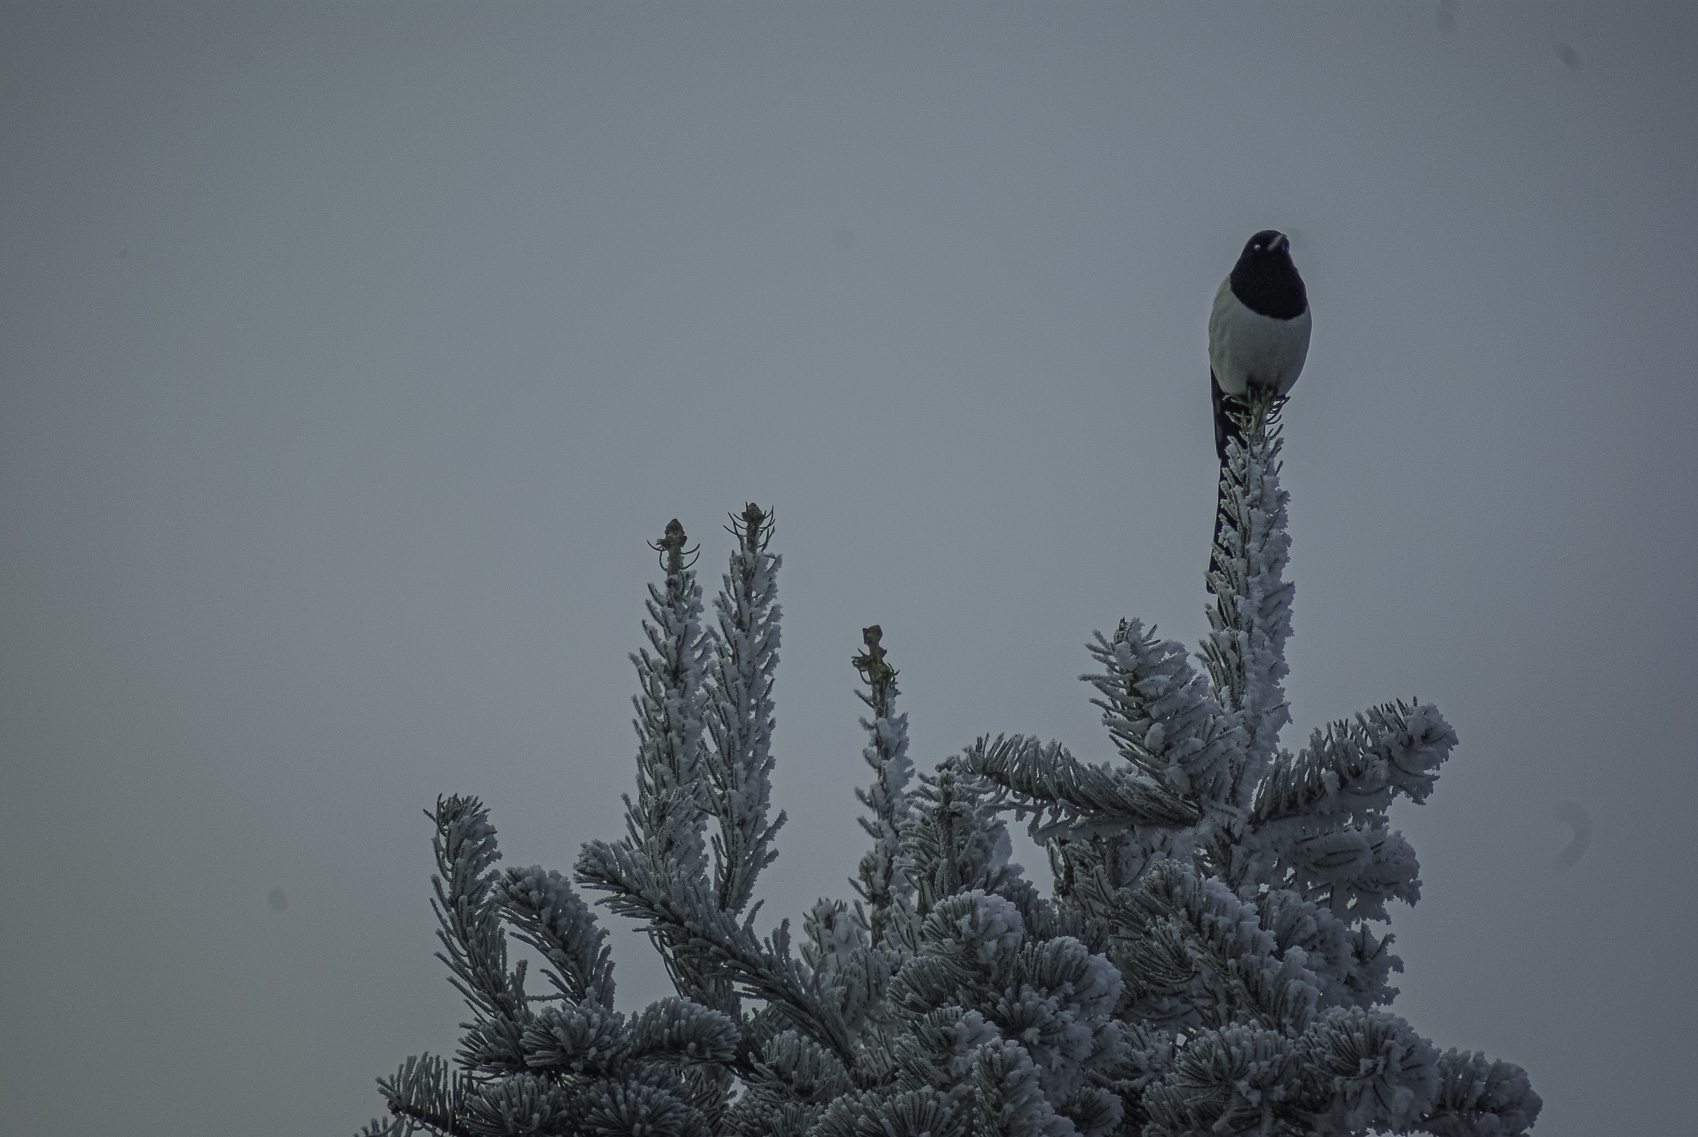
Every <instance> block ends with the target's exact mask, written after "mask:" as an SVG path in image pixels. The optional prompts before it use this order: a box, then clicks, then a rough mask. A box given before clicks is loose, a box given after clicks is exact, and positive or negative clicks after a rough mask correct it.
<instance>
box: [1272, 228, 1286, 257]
mask: <svg viewBox="0 0 1698 1137" xmlns="http://www.w3.org/2000/svg"><path fill="white" fill-rule="evenodd" d="M1271 251H1273V252H1276V253H1289V252H1290V251H1291V241H1290V240H1289V239H1288V238H1287V237H1286V235H1285V234H1284V233H1281V234H1280V235H1279V236H1277V237H1275V238H1274V241H1273V249H1272V250H1271Z"/></svg>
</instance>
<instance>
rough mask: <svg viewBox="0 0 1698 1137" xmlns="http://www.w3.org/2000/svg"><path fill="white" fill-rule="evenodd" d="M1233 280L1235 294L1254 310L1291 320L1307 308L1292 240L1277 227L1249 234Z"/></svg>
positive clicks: (1234, 267)
mask: <svg viewBox="0 0 1698 1137" xmlns="http://www.w3.org/2000/svg"><path fill="white" fill-rule="evenodd" d="M1231 280H1232V294H1233V295H1234V296H1236V297H1238V299H1239V300H1240V301H1241V302H1242V303H1243V304H1244V306H1245V307H1246V308H1248V309H1250V310H1251V311H1252V312H1260V313H1261V314H1262V315H1264V316H1272V317H1273V318H1274V319H1276V320H1290V319H1293V318H1295V317H1297V316H1301V315H1302V314H1303V313H1304V312H1305V311H1307V310H1308V307H1309V294H1308V291H1307V290H1306V289H1304V287H1303V278H1302V277H1301V276H1298V275H1297V266H1296V265H1294V264H1292V263H1291V242H1290V241H1288V240H1287V239H1286V236H1285V234H1284V233H1281V232H1280V231H1279V230H1278V229H1263V230H1262V231H1261V232H1260V233H1257V234H1256V235H1255V236H1254V237H1251V238H1250V240H1249V241H1248V242H1247V243H1246V244H1245V246H1244V252H1243V253H1241V254H1240V255H1239V257H1238V263H1237V264H1235V265H1233V266H1232V277H1231Z"/></svg>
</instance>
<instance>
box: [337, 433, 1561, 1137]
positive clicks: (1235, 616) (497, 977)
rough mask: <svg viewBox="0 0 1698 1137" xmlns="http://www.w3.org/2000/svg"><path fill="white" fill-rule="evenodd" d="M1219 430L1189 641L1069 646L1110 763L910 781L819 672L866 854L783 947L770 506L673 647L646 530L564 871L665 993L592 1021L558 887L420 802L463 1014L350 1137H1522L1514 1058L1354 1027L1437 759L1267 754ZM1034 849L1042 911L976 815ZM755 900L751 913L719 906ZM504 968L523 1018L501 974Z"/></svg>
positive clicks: (1037, 750)
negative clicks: (626, 690) (852, 737)
mask: <svg viewBox="0 0 1698 1137" xmlns="http://www.w3.org/2000/svg"><path fill="white" fill-rule="evenodd" d="M1266 410H1267V408H1266V407H1258V408H1254V409H1253V411H1252V413H1251V415H1250V417H1249V418H1248V419H1247V420H1246V422H1245V424H1244V426H1245V430H1244V432H1243V441H1242V442H1239V441H1234V442H1232V443H1231V445H1230V447H1229V449H1228V455H1227V462H1226V464H1225V467H1224V469H1223V472H1222V486H1221V493H1220V501H1221V506H1220V509H1221V514H1222V518H1221V520H1222V524H1221V525H1220V527H1219V535H1218V537H1217V540H1216V544H1215V548H1214V549H1213V560H1212V563H1211V569H1210V574H1209V580H1208V583H1209V586H1210V590H1211V592H1212V607H1211V609H1210V612H1209V623H1210V632H1209V635H1208V637H1207V638H1206V639H1205V640H1204V642H1203V645H1202V650H1201V652H1200V653H1199V655H1198V658H1199V659H1200V660H1201V662H1202V664H1203V672H1201V673H1200V672H1198V671H1197V670H1195V669H1194V668H1193V667H1192V665H1191V663H1190V661H1189V659H1188V657H1187V652H1186V650H1185V649H1184V647H1183V646H1182V645H1180V644H1178V643H1176V642H1174V641H1171V640H1168V641H1164V640H1160V639H1158V638H1157V637H1156V635H1155V630H1154V629H1153V628H1145V627H1144V625H1143V624H1142V623H1140V622H1139V621H1137V620H1122V621H1121V622H1120V623H1119V625H1118V626H1117V627H1116V629H1115V630H1114V632H1113V633H1112V634H1111V635H1106V636H1105V635H1101V634H1099V635H1098V636H1097V637H1096V640H1095V642H1094V643H1092V644H1091V645H1090V649H1089V650H1090V652H1091V655H1092V657H1093V658H1094V660H1095V661H1096V666H1097V670H1096V671H1095V672H1094V673H1093V674H1090V675H1087V676H1085V678H1086V680H1087V681H1088V682H1089V683H1090V684H1091V686H1092V688H1093V689H1094V691H1095V692H1096V698H1095V700H1094V702H1095V703H1096V705H1097V706H1098V707H1100V708H1101V710H1102V717H1103V724H1104V726H1105V727H1106V728H1107V732H1108V738H1109V741H1110V744H1111V747H1112V750H1113V756H1112V757H1110V758H1108V759H1107V760H1106V761H1099V762H1088V761H1082V760H1080V759H1078V758H1075V757H1074V756H1073V755H1072V754H1070V753H1068V751H1067V750H1066V749H1065V748H1064V747H1062V746H1060V745H1058V744H1056V743H1044V742H1040V741H1039V740H1037V739H1032V738H1027V737H1024V736H1019V735H1015V736H998V737H996V738H994V739H992V738H988V737H987V738H980V739H978V740H977V741H976V742H974V743H973V744H972V745H970V746H968V747H967V748H966V749H965V750H963V751H962V752H961V753H959V754H956V755H953V756H951V757H949V758H946V759H944V760H943V761H942V762H940V763H938V765H937V767H936V769H935V770H934V771H933V772H931V773H925V774H919V775H918V776H916V775H915V773H914V769H913V766H912V763H911V762H910V760H909V757H908V739H907V716H906V715H903V714H900V713H898V711H897V710H896V700H897V697H898V694H899V691H898V688H897V678H898V672H897V670H896V669H895V667H894V666H893V665H892V664H891V663H890V661H889V657H888V655H887V653H886V648H885V646H884V643H883V632H882V629H880V628H879V627H877V626H873V627H869V628H867V629H865V630H864V633H863V649H862V650H861V651H860V652H859V653H858V654H856V655H855V657H854V660H853V662H854V665H855V667H856V669H857V670H858V672H859V674H860V677H861V680H862V684H863V687H864V690H863V691H862V692H861V699H862V701H863V702H864V703H865V704H866V707H867V711H868V716H869V717H867V718H865V719H863V720H862V725H863V726H864V727H865V728H866V731H867V738H868V742H867V747H866V749H865V750H864V751H863V756H864V758H865V760H866V762H867V765H868V767H869V768H870V771H871V777H872V780H871V782H870V784H869V785H868V787H867V788H866V789H864V790H862V791H859V792H858V797H859V799H860V801H861V803H862V804H863V805H864V806H865V807H866V809H867V811H868V813H867V817H866V818H865V819H864V820H863V822H862V824H863V825H864V827H865V828H866V830H867V833H868V834H869V836H870V837H871V838H872V847H871V849H870V850H869V851H868V852H867V854H866V855H865V856H864V857H863V858H862V859H861V862H860V865H859V869H858V872H857V876H856V878H855V880H854V882H853V883H854V887H855V891H856V894H857V896H856V898H855V899H854V900H852V901H844V900H820V901H819V902H817V903H816V904H815V905H814V907H813V908H812V910H811V911H809V912H808V913H806V915H805V916H804V918H803V921H802V940H801V942H800V943H799V944H796V945H793V944H792V940H791V935H790V930H789V923H788V921H781V922H780V923H779V925H778V927H777V928H776V929H775V930H774V931H772V932H771V933H770V934H768V935H765V936H762V935H760V934H759V933H757V931H756V930H755V927H754V918H755V909H754V907H751V906H750V899H751V896H752V894H753V888H754V884H755V880H756V876H757V874H758V872H759V871H760V869H761V868H763V867H764V866H765V865H767V864H769V863H770V862H771V860H772V859H773V857H775V856H776V855H777V850H776V848H775V846H774V838H775V836H776V834H777V832H778V828H779V826H780V825H781V824H782V823H783V820H784V819H783V816H782V814H780V815H779V816H778V817H777V818H771V817H770V809H771V806H770V790H771V780H770V776H771V772H772V768H773V754H772V749H771V744H772V732H773V726H774V722H775V719H774V711H773V706H774V704H773V699H772V696H773V675H774V668H775V667H776V664H777V660H778V654H777V649H778V643H779V608H778V605H777V603H776V595H777V587H776V581H777V572H778V569H779V567H780V559H779V558H778V556H776V555H775V554H773V553H771V552H769V551H768V543H769V542H770V539H771V535H772V525H771V517H770V515H769V513H768V512H767V511H765V510H762V509H760V508H759V507H757V506H754V505H750V506H748V507H747V509H745V510H744V511H743V513H742V514H740V515H738V516H737V517H735V518H734V519H733V523H732V525H731V530H732V533H733V535H734V536H735V538H736V549H735V551H734V552H733V553H732V555H731V561H730V567H729V569H728V571H727V572H726V574H725V576H724V578H723V585H722V588H721V591H720V593H719V595H718V596H717V598H716V599H715V601H714V607H713V612H714V616H715V622H714V624H713V625H712V626H710V627H708V628H706V629H704V628H703V627H702V620H701V616H702V611H703V608H702V600H701V590H700V588H699V586H698V585H697V582H696V577H695V572H694V570H693V568H692V567H691V560H692V556H691V552H690V551H689V550H687V549H686V547H685V546H686V538H685V535H684V531H683V529H682V527H681V526H680V525H679V524H678V523H677V522H676V521H674V522H673V523H672V524H671V525H669V526H668V527H667V529H666V533H665V534H664V535H663V537H662V538H661V540H660V541H659V542H658V543H657V545H656V548H657V549H658V550H659V551H660V553H661V558H662V567H663V569H664V573H665V575H664V579H663V581H662V583H661V584H659V585H651V586H650V588H649V599H648V614H649V619H648V620H647V621H645V624H644V630H645V633H646V636H647V639H648V646H647V647H646V648H644V649H643V650H642V651H640V652H639V653H638V654H637V655H635V656H633V657H632V658H633V661H634V663H635V664H636V667H637V672H638V677H639V693H638V695H637V698H636V700H635V704H636V710H637V717H636V721H635V725H636V729H637V736H638V751H637V794H636V798H635V800H632V799H627V801H626V825H627V832H626V836H625V837H624V838H622V839H621V840H619V841H616V842H599V841H598V842H591V843H589V844H586V845H585V846H584V849H583V853H582V855H581V857H580V858H579V861H578V864H577V867H576V870H575V873H574V877H575V880H576V883H577V884H578V885H579V886H580V887H586V888H588V889H590V890H592V891H595V892H599V893H601V894H602V896H601V901H600V903H602V904H604V905H606V906H607V907H609V908H610V909H612V910H613V911H614V912H616V913H619V914H621V915H625V916H630V917H634V918H636V919H639V920H641V921H643V922H644V924H645V926H646V927H647V929H648V932H649V935H650V937H651V939H652V940H653V942H654V944H655V947H656V948H657V950H659V951H660V953H661V955H662V958H663V959H664V960H665V962H666V966H667V970H668V973H669V974H670V975H671V977H672V981H673V984H674V986H675V987H676V989H677V995H676V996H675V997H671V998H667V999H662V1000H660V1001H658V1002H656V1003H652V1004H650V1005H649V1006H648V1007H645V1008H643V1009H642V1010H640V1011H636V1012H632V1013H622V1012H619V1011H616V1010H614V1008H613V976H612V966H611V963H610V961H609V957H608V951H607V948H606V942H605V936H606V934H605V932H603V931H602V930H601V929H600V928H599V927H598V926H597V925H596V921H595V919H594V917H593V915H592V913H591V911H590V909H589V907H588V906H586V904H585V903H584V901H583V900H582V899H580V897H579V895H578V893H577V892H576V891H575V890H574V888H573V884H572V882H570V881H568V879H567V878H566V877H565V876H562V875H561V874H559V873H557V872H552V871H545V870H543V869H541V868H539V867H532V868H528V869H512V868H509V869H506V870H504V871H498V870H497V869H496V868H495V867H494V866H495V863H496V861H497V860H498V858H499V853H498V852H497V850H496V843H495V833H494V830H493V829H492V828H491V826H490V824H489V821H488V815H487V811H486V810H485V809H484V808H483V806H482V805H481V804H480V803H479V802H478V801H477V799H475V798H463V797H452V798H443V799H440V800H439V801H438V803H437V806H436V809H435V811H434V812H433V814H432V818H433V821H434V823H435V826H436V833H437V835H436V844H435V848H436V860H437V874H436V876H435V877H434V878H433V879H434V883H435V890H436V897H435V900H434V901H433V905H434V907H435V909H436V912H437V915H438V918H439V920H440V923H441V930H440V931H439V932H438V936H439V938H440V939H441V941H442V945H443V951H442V952H441V953H439V958H441V959H442V960H443V961H444V962H445V963H446V964H447V965H448V967H449V969H450V972H451V977H452V980H453V982H454V983H455V985H456V986H457V987H458V988H459V990H460V991H461V992H462V993H463V994H464V995H465V997H466V1001H467V1004H468V1006H470V1008H471V1010H472V1016H473V1018H472V1021H471V1022H470V1023H468V1024H466V1034H465V1037H464V1039H463V1041H462V1044H461V1048H460V1050H459V1052H458V1054H457V1055H456V1057H455V1061H454V1062H453V1063H452V1064H450V1063H448V1062H445V1061H443V1060H441V1059H437V1058H431V1057H428V1056H427V1057H423V1058H415V1059H409V1060H408V1062H407V1064H406V1065H404V1066H403V1067H402V1068H401V1069H400V1071H399V1072H398V1073H397V1074H396V1075H395V1076H393V1077H390V1078H384V1079H380V1080H379V1085H380V1087H381V1089H382V1092H383V1094H384V1097H385V1098H386V1100H387V1101H388V1103H389V1109H390V1117H389V1119H388V1120H387V1121H381V1122H380V1121H374V1122H372V1123H371V1125H370V1126H368V1127H367V1129H366V1130H365V1133H366V1134H367V1135H368V1137H376V1135H379V1134H391V1135H394V1134H402V1133H412V1132H418V1131H425V1132H432V1133H444V1134H455V1135H459V1137H493V1135H496V1134H559V1135H563V1137H564V1135H567V1134H610V1135H611V1134H629V1135H632V1137H636V1135H639V1134H640V1135H643V1137H673V1135H676V1137H684V1135H691V1137H706V1135H711V1134H743V1135H748V1137H755V1135H763V1137H764V1135H768V1134H776V1135H795V1137H802V1135H807V1137H921V1135H923V1134H930V1135H931V1137H980V1135H983V1137H992V1135H997V1137H1004V1135H1006V1137H1014V1135H1020V1137H1039V1135H1042V1137H1066V1135H1074V1134H1077V1135H1082V1137H1108V1135H1111V1134H1128V1135H1129V1134H1142V1135H1146V1137H1177V1135H1179V1134H1211V1135H1214V1134H1290V1135H1296V1134H1364V1133H1369V1132H1375V1131H1390V1132H1398V1133H1407V1132H1422V1133H1432V1134H1440V1135H1446V1137H1450V1135H1478V1137H1488V1135H1498V1134H1515V1133H1521V1132H1523V1131H1524V1130H1526V1129H1527V1128H1528V1127H1529V1126H1531V1125H1532V1123H1533V1120H1534V1119H1535V1117H1536V1116H1537V1115H1538V1112H1539V1107H1540V1101H1539V1097H1538V1095H1537V1094H1535V1093H1534V1092H1533V1090H1532V1089H1531V1087H1530V1086H1529V1084H1528V1080H1527V1077H1526V1075H1525V1073H1523V1072H1522V1071H1521V1070H1520V1069H1519V1068H1518V1067H1516V1066H1513V1065H1510V1064H1508V1063H1504V1062H1498V1061H1493V1060H1490V1059H1487V1058H1485V1057H1483V1056H1481V1055H1478V1054H1474V1053H1466V1052H1459V1051H1456V1050H1447V1051H1444V1052H1443V1053H1441V1052H1439V1051H1438V1050H1437V1049H1436V1048H1435V1047H1434V1046H1433V1045H1432V1044H1431V1043H1429V1042H1427V1041H1426V1040H1425V1039H1423V1038H1421V1037H1420V1036H1419V1035H1418V1034H1416V1033H1415V1031H1414V1030H1413V1029H1412V1028H1411V1027H1410V1025H1409V1024H1408V1023H1406V1022H1405V1021H1404V1020H1403V1019H1402V1018H1400V1017H1398V1016H1396V1015H1394V1014H1392V1013H1390V1012H1389V1011H1387V1010H1386V1009H1385V1008H1386V1007H1387V1006H1388V1005H1389V1004H1390V1003H1391V1001H1392V1000H1393V998H1394V997H1395V996H1396V994H1397V991H1396V988H1394V987H1392V986H1391V985H1390V984H1389V982H1388V980H1389V977H1390V975H1391V973H1392V972H1394V971H1401V970H1402V963H1401V962H1400V961H1399V960H1398V959H1397V957H1396V956H1395V955H1393V954H1392V953H1391V951H1390V950H1389V949H1390V943H1391V936H1390V935H1389V934H1388V933H1386V932H1385V931H1384V930H1383V928H1376V926H1377V925H1381V924H1383V922H1384V921H1385V920H1386V919H1387V902H1388V901H1391V900H1400V901H1403V902H1405V903H1408V904H1413V903H1415V901H1416V900H1417V899H1419V896H1420V885H1421V882H1420V880H1419V877H1418V872H1419V867H1418V864H1417V862H1416V859H1415V854H1414V850H1413V849H1411V848H1410V846H1409V844H1408V842H1406V841H1405V840H1404V839H1403V837H1402V835H1401V834H1399V833H1398V832H1396V831H1394V830H1393V829H1391V827H1390V823H1389V820H1388V811H1389V809H1390V806H1391V804H1392V802H1393V800H1395V799H1396V797H1397V796H1398V795H1400V794H1401V795H1404V796H1406V797H1408V798H1409V799H1410V800H1411V801H1414V802H1417V803H1418V802H1421V801H1423V800H1425V798H1426V796H1427V795H1428V794H1429V793H1431V792H1432V788H1433V785H1434V781H1435V779H1436V777H1437V771H1438V767H1439V766H1440V764H1441V763H1443V762H1444V761H1445V759H1446V758H1447V757H1448V756H1449V754H1450V751H1451V749H1452V748H1453V747H1454V746H1455V744H1456V735H1455V732H1454V731H1452V730H1451V728H1450V726H1449V725H1448V724H1447V723H1446V722H1445V721H1444V718H1443V717H1442V716H1441V715H1440V714H1439V712H1438V710H1437V709H1436V708H1434V707H1433V706H1431V705H1429V704H1423V703H1420V702H1418V701H1410V702H1403V701H1397V702H1392V703H1387V704H1384V705H1381V706H1377V707H1372V708H1369V709H1368V710H1366V711H1364V712H1362V713H1361V714H1359V715H1357V716H1356V717H1355V719H1353V720H1349V721H1341V722H1336V723H1332V724H1329V725H1327V726H1326V727H1323V728H1320V729H1316V730H1314V731H1313V732H1312V733H1311V735H1310V738H1309V742H1308V744H1307V745H1306V746H1304V747H1303V748H1302V749H1301V750H1299V751H1297V752H1296V753H1292V752H1291V751H1289V750H1285V749H1282V748H1281V747H1280V745H1279V736H1280V731H1281V729H1282V728H1283V727H1284V726H1285V725H1286V724H1287V723H1288V722H1289V721H1290V713H1289V709H1288V706H1287V703H1286V700H1285V694H1284V689H1283V686H1282V683H1283V680H1284V677H1285V675H1286V665H1285V641H1286V638H1287V636H1288V635H1289V634H1290V626H1291V596H1292V588H1291V585H1290V584H1288V583H1286V581H1285V579H1284V572H1285V566H1286V555H1287V550H1288V547H1289V544H1290V541H1289V537H1288V536H1287V532H1286V514H1285V506H1286V494H1285V492H1284V491H1283V490H1281V489H1280V486H1279V453H1280V446H1281V443H1280V440H1279V437H1278V431H1277V428H1275V427H1270V426H1268V425H1267V416H1266ZM1008 816H1013V817H1014V818H1016V819H1021V820H1025V821H1026V822H1027V824H1028V825H1029V827H1030V831H1031V833H1032V835H1033V836H1034V837H1035V838H1036V839H1037V840H1038V841H1039V842H1040V843H1041V844H1042V845H1043V847H1044V848H1046V849H1047V851H1048V854H1049V857H1050V862H1051V867H1052V868H1053V869H1054V879H1055V887H1054V889H1053V892H1052V893H1051V894H1050V895H1047V896H1045V895H1042V894H1040V891H1039V889H1038V888H1037V887H1035V886H1034V885H1033V884H1032V883H1031V882H1030V881H1028V880H1026V879H1025V877H1024V875H1023V872H1022V870H1021V868H1020V867H1019V866H1018V865H1015V864H1012V863H1010V860H1009V852H1010V844H1009V840H1008V834H1007V830H1006V827H1005V825H1006V822H1005V818H1007V817H1008ZM755 907H758V906H755ZM509 936H516V937H518V939H519V940H520V941H522V942H523V943H525V944H527V945H529V946H530V947H531V948H532V949H534V950H535V951H536V952H537V953H539V954H540V956H541V960H542V968H541V970H542V972H543V977H544V979H545V981H546V983H547V987H548V990H547V992H546V993H540V994H533V993H531V992H530V991H529V990H528V989H527V987H526V968H525V966H524V964H523V963H522V962H521V963H519V964H518V965H516V966H510V965H509V962H508V958H507V940H508V937H509Z"/></svg>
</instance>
